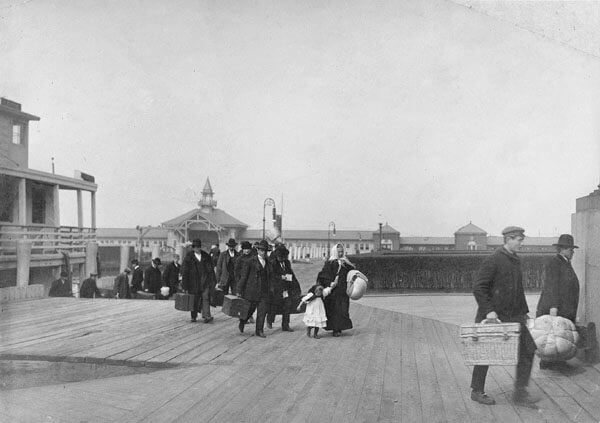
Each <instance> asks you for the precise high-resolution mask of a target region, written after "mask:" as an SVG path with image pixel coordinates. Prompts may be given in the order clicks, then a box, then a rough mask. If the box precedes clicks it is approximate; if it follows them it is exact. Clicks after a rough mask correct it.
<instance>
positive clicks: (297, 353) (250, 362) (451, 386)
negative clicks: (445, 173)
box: [0, 298, 600, 422]
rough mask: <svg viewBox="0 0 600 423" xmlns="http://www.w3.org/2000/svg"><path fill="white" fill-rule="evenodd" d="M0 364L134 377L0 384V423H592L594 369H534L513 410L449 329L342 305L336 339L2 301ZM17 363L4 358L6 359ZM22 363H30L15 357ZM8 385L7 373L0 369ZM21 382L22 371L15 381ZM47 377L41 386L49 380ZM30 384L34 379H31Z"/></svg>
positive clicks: (93, 304) (222, 319)
mask: <svg viewBox="0 0 600 423" xmlns="http://www.w3.org/2000/svg"><path fill="white" fill-rule="evenodd" d="M2 307H3V309H2V320H1V321H0V334H1V335H2V343H1V345H0V354H1V357H2V358H4V359H5V360H8V359H12V360H16V359H18V360H42V359H46V360H53V361H59V362H68V363H71V365H74V364H73V363H83V364H86V365H88V366H90V365H95V366H105V367H107V368H111V369H114V368H116V367H119V366H126V367H128V368H131V367H138V368H139V369H140V370H141V369H144V371H139V372H130V373H129V374H120V373H119V372H118V371H115V373H113V374H112V375H111V374H108V375H106V374H103V375H102V376H101V377H102V378H95V377H96V376H92V378H91V379H85V378H84V379H80V380H79V381H76V382H69V383H63V382H66V381H63V380H61V378H60V374H59V373H57V379H56V383H54V384H38V385H36V386H32V385H31V384H29V385H22V386H28V387H24V388H21V389H8V388H7V387H11V386H12V387H14V386H17V385H15V384H12V385H5V388H4V389H3V390H0V403H1V404H2V407H1V408H0V420H2V421H11V422H12V421H24V422H30V421H66V422H73V421H76V422H79V421H86V422H93V421H97V422H106V421H115V422H127V421H156V422H168V421H182V422H185V421H202V422H207V421H214V422H237V421H240V422H263V421H285V422H326V421H334V422H348V421H360V422H375V421H385V422H398V421H402V422H420V421H422V422H471V421H481V422H489V421H497V422H519V421H523V422H529V421H533V422H538V421H539V422H544V421H551V422H567V421H589V422H592V421H594V422H597V421H598V420H599V418H600V389H599V387H600V373H599V372H598V371H597V370H596V369H595V368H594V367H585V368H582V369H583V371H582V372H579V373H577V374H565V373H559V372H551V371H543V372H542V371H540V370H538V368H537V367H538V366H537V363H536V366H535V369H536V370H534V375H533V380H532V385H531V388H532V390H533V391H534V392H535V393H536V394H538V395H539V396H540V397H541V398H542V399H541V401H540V402H539V403H538V404H537V405H538V408H537V409H531V408H523V407H517V406H515V405H513V404H512V403H511V402H510V395H511V390H512V385H513V373H514V368H511V367H506V368H504V367H495V368H492V370H491V371H490V377H489V378H488V384H487V391H488V393H490V394H491V395H493V396H494V397H495V398H496V400H497V401H498V404H497V405H495V406H491V407H486V406H482V405H479V404H477V403H474V402H473V401H471V400H470V397H469V395H470V390H469V382H470V374H471V369H470V368H468V367H466V366H465V365H464V364H463V362H462V358H461V356H460V351H459V338H458V335H457V334H458V328H457V326H456V325H454V324H450V323H445V322H441V321H439V320H433V319H429V318H424V317H417V316H414V315H411V314H404V313H400V312H395V311H390V310H384V309H380V308H375V307H368V306H364V305H361V304H358V303H352V304H351V316H352V319H353V321H354V325H355V328H354V329H353V330H350V331H347V332H345V333H344V336H342V337H341V338H333V337H331V334H330V333H328V334H325V336H324V337H323V338H322V339H319V340H315V339H309V338H307V337H306V336H305V331H304V327H303V326H302V323H301V316H300V315H296V316H293V318H292V325H293V327H294V328H295V329H296V331H295V332H293V333H286V332H281V330H280V328H275V329H273V330H267V332H266V333H267V338H266V339H260V338H256V337H254V336H252V335H251V333H252V332H253V331H251V330H250V329H251V328H250V327H248V332H250V333H249V334H246V333H245V334H240V333H239V332H238V331H237V321H236V320H235V319H232V318H230V317H227V316H225V315H223V314H222V313H221V312H220V311H218V310H217V309H213V311H214V315H215V322H214V323H212V324H203V323H194V324H192V323H189V320H188V319H189V316H188V314H187V313H182V312H177V311H176V310H174V308H173V302H170V301H115V300H101V299H98V300H83V299H66V298H52V299H43V300H33V301H21V302H14V303H9V304H3V305H2ZM16 362H17V361H13V363H16ZM23 363H27V362H23ZM4 376H5V377H6V376H8V375H4ZM19 377H24V376H23V373H21V374H20V375H19ZM46 382H47V381H46ZM34 385H35V384H34Z"/></svg>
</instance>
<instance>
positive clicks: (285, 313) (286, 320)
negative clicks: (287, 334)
mask: <svg viewBox="0 0 600 423" xmlns="http://www.w3.org/2000/svg"><path fill="white" fill-rule="evenodd" d="M281 307H282V312H281V328H282V329H288V328H289V327H290V307H292V298H291V297H287V298H284V299H283V303H282V306H281ZM274 308H275V307H274V306H272V307H271V308H270V309H269V315H268V316H267V322H269V323H273V322H274V321H275V311H274Z"/></svg>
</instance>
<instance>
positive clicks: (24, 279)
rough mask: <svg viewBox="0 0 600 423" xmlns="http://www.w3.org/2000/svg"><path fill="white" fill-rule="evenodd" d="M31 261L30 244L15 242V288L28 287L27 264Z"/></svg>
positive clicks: (26, 241)
mask: <svg viewBox="0 0 600 423" xmlns="http://www.w3.org/2000/svg"><path fill="white" fill-rule="evenodd" d="M30 261H31V242H30V241H29V240H27V239H18V240H17V286H27V285H29V263H30Z"/></svg>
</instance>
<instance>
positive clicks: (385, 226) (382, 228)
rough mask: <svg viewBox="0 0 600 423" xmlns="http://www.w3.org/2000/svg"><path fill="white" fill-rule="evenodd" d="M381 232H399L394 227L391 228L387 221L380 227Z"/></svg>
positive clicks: (377, 231)
mask: <svg viewBox="0 0 600 423" xmlns="http://www.w3.org/2000/svg"><path fill="white" fill-rule="evenodd" d="M373 233H379V229H378V230H376V231H373ZM381 233H382V234H399V233H400V232H398V231H397V230H396V229H394V228H392V227H391V226H390V225H388V223H387V222H386V223H385V225H383V226H382V227H381Z"/></svg>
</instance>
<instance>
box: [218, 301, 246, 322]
mask: <svg viewBox="0 0 600 423" xmlns="http://www.w3.org/2000/svg"><path fill="white" fill-rule="evenodd" d="M249 310H250V301H248V300H245V299H243V298H238V297H237V295H224V296H223V307H222V308H221V311H222V312H223V313H225V314H226V315H228V316H231V317H235V318H237V319H245V318H246V317H248V311H249Z"/></svg>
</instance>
